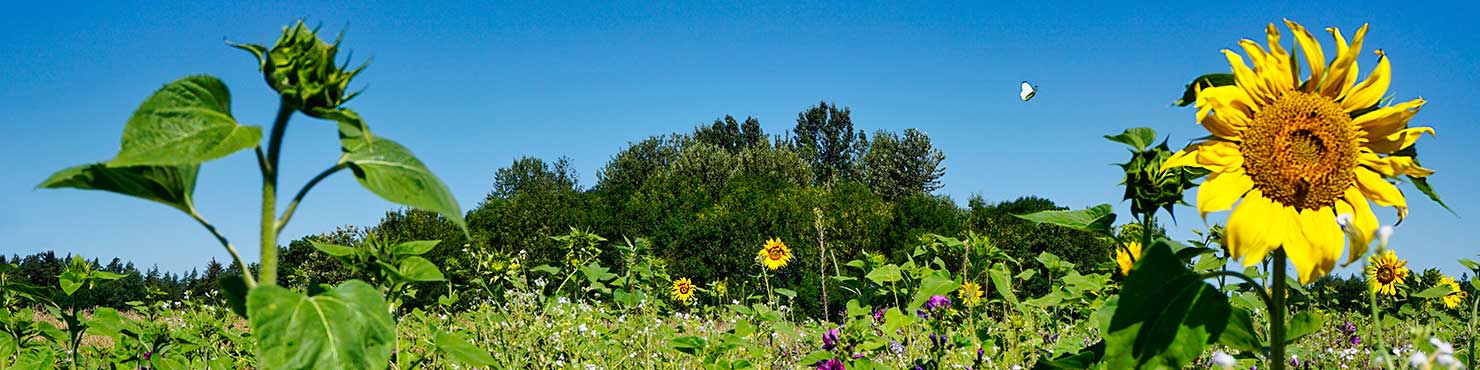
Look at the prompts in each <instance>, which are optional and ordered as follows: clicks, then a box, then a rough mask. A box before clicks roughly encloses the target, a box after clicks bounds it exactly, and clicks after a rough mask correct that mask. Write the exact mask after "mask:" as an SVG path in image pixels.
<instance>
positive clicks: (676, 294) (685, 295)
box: [673, 278, 694, 304]
mask: <svg viewBox="0 0 1480 370" xmlns="http://www.w3.org/2000/svg"><path fill="white" fill-rule="evenodd" d="M693 299H694V283H693V282H692V281H689V278H682V279H678V280H674V281H673V300H675V301H678V302H679V303H683V304H688V303H689V301H691V300H693Z"/></svg>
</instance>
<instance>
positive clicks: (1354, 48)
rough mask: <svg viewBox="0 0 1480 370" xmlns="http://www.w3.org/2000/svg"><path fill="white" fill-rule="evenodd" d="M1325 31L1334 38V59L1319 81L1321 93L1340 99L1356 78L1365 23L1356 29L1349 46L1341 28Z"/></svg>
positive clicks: (1365, 32)
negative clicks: (1322, 78) (1323, 78)
mask: <svg viewBox="0 0 1480 370" xmlns="http://www.w3.org/2000/svg"><path fill="white" fill-rule="evenodd" d="M1326 31H1328V32H1331V36H1333V37H1335V38H1336V60H1335V61H1332V62H1331V70H1329V71H1326V79H1325V81H1324V82H1322V83H1321V94H1322V95H1325V96H1329V97H1333V98H1337V99H1340V98H1341V97H1342V96H1344V95H1346V93H1347V90H1348V89H1350V88H1351V84H1352V82H1353V81H1356V80H1357V54H1358V53H1359V52H1360V51H1361V50H1362V39H1363V38H1365V37H1366V35H1367V25H1365V24H1363V25H1362V28H1358V29H1357V34H1356V35H1355V36H1352V43H1351V45H1350V46H1348V45H1347V44H1346V38H1344V37H1342V36H1341V30H1338V29H1336V28H1335V27H1332V28H1327V29H1326Z"/></svg>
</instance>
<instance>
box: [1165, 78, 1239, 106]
mask: <svg viewBox="0 0 1480 370" xmlns="http://www.w3.org/2000/svg"><path fill="white" fill-rule="evenodd" d="M1232 84H1233V74H1232V73H1209V74H1205V75H1202V76H1197V78H1195V79H1192V82H1191V83H1188V84H1187V89H1186V90H1183V91H1182V98H1181V99H1177V101H1176V102H1173V103H1172V105H1175V106H1178V107H1185V106H1187V105H1189V104H1192V103H1195V102H1197V90H1198V89H1206V88H1209V87H1217V86H1225V85H1232Z"/></svg>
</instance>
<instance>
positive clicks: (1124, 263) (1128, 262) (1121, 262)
mask: <svg viewBox="0 0 1480 370" xmlns="http://www.w3.org/2000/svg"><path fill="white" fill-rule="evenodd" d="M1126 250H1130V253H1126ZM1138 259H1141V242H1138V241H1131V242H1126V243H1125V248H1115V265H1117V266H1120V276H1126V275H1130V274H1131V267H1132V266H1134V265H1135V264H1136V260H1138Z"/></svg>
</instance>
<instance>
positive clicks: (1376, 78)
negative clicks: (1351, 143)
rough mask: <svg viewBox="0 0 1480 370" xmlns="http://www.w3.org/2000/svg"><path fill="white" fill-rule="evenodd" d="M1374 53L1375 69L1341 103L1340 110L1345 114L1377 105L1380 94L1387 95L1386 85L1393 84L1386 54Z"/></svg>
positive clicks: (1390, 66) (1391, 68) (1391, 69)
mask: <svg viewBox="0 0 1480 370" xmlns="http://www.w3.org/2000/svg"><path fill="white" fill-rule="evenodd" d="M1375 52H1376V53H1377V68H1376V69H1373V70H1372V74H1369V75H1367V80H1366V81H1362V84H1361V85H1357V87H1356V88H1355V89H1352V91H1351V93H1348V94H1347V95H1346V99H1344V100H1342V101H1341V109H1343V110H1345V111H1346V112H1347V113H1351V112H1355V111H1357V110H1360V109H1364V108H1367V107H1371V106H1372V105H1373V104H1377V101H1378V100H1379V99H1382V94H1386V93H1387V89H1388V85H1389V84H1391V83H1392V82H1393V78H1392V77H1393V76H1392V73H1393V67H1392V65H1390V64H1388V58H1387V54H1386V53H1383V52H1382V50H1377V51H1375Z"/></svg>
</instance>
